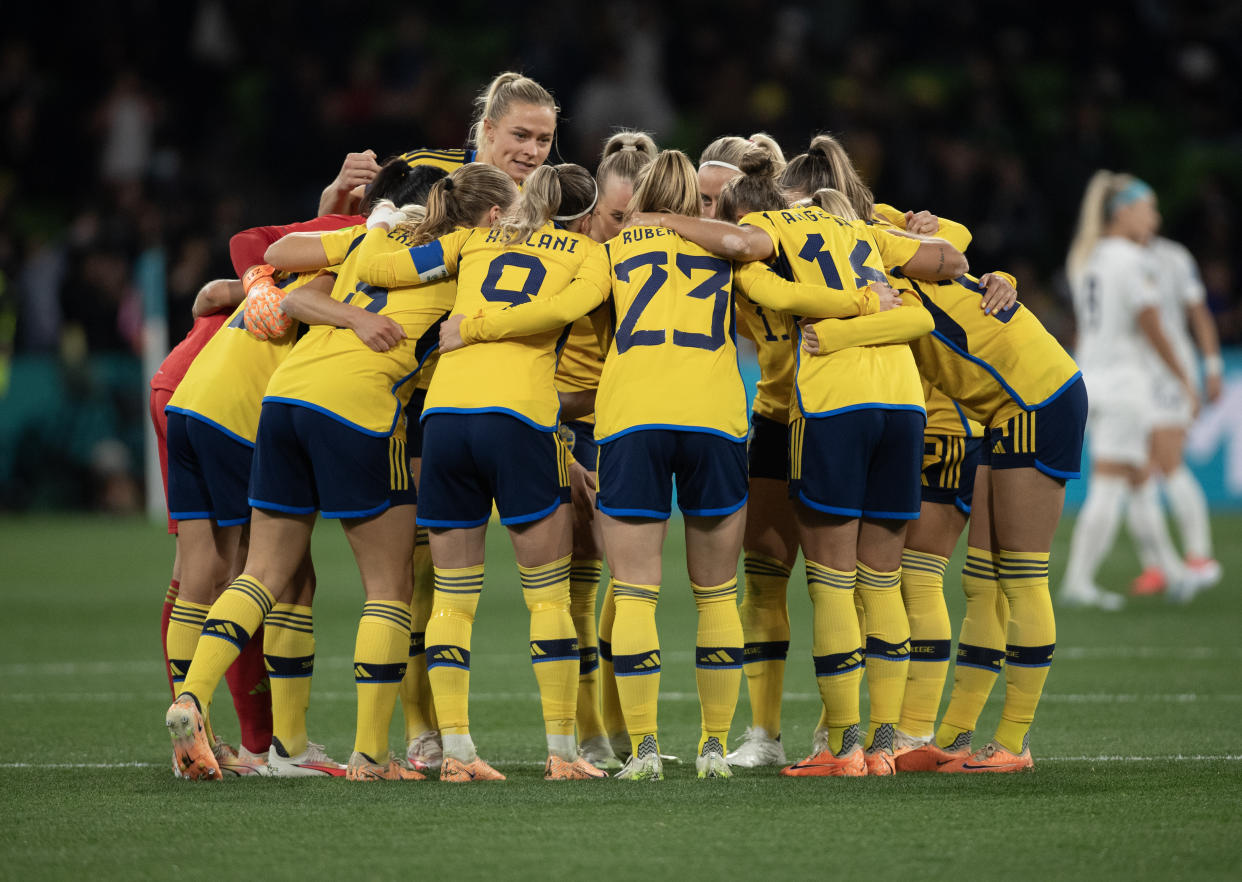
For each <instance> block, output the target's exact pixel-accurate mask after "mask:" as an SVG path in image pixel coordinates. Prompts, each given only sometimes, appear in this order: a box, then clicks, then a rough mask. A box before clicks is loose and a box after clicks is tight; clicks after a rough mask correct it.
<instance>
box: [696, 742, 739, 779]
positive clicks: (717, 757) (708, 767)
mask: <svg viewBox="0 0 1242 882" xmlns="http://www.w3.org/2000/svg"><path fill="white" fill-rule="evenodd" d="M694 771H695V772H697V773H698V776H699V777H700V778H732V777H733V770H732V769H730V768H729V761H728V760H727V759H725V753H724V745H723V744H721V743H720V740H719V739H717V738H708V739H707V741H706V742H704V744H703V750H702V751H701V752H700V753H699V755H698V756H696V757H695V758H694Z"/></svg>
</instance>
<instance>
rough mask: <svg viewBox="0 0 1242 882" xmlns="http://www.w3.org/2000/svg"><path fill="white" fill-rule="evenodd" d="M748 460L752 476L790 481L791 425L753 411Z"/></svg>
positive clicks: (747, 453) (747, 449)
mask: <svg viewBox="0 0 1242 882" xmlns="http://www.w3.org/2000/svg"><path fill="white" fill-rule="evenodd" d="M746 460H747V471H748V473H749V474H750V476H751V477H752V478H772V479H773V480H776V481H788V480H789V426H787V425H785V424H784V423H778V422H777V421H776V420H772V419H768V418H767V417H765V416H760V415H759V414H757V413H753V412H752V413H751V415H750V437H749V438H747V439H746Z"/></svg>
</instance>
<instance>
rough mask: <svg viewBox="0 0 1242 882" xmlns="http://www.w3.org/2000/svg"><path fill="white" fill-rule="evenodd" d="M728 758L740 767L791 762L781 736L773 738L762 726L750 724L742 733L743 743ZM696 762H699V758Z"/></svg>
mask: <svg viewBox="0 0 1242 882" xmlns="http://www.w3.org/2000/svg"><path fill="white" fill-rule="evenodd" d="M727 759H728V761H729V765H731V766H737V767H738V768H740V769H755V768H758V767H759V766H784V765H787V764H788V763H789V760H788V759H786V758H785V745H783V744H781V736H779V735H777V736H776V737H775V738H773V737H772V736H771V735H769V734H768V730H767V729H765V728H763V727H762V726H748V727H747V728H746V733H745V734H744V735H742V743H741V744H740V745H738V748H737V750H735V751H733V752H732V753H730V754H729V756H728V757H727ZM695 764H696V765H697V764H698V761H697V760H696V761H695Z"/></svg>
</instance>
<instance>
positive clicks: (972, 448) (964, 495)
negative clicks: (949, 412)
mask: <svg viewBox="0 0 1242 882" xmlns="http://www.w3.org/2000/svg"><path fill="white" fill-rule="evenodd" d="M982 451H983V439H982V438H963V437H962V436H960V435H924V436H923V501H924V502H935V503H939V504H940V505H953V506H956V507H957V508H958V509H959V510H960V511H961V512H962V514H966V515H968V514H970V499H971V497H972V496H973V495H974V493H975V469H976V468H977V467H978V466H979V457H980V456H981V455H982Z"/></svg>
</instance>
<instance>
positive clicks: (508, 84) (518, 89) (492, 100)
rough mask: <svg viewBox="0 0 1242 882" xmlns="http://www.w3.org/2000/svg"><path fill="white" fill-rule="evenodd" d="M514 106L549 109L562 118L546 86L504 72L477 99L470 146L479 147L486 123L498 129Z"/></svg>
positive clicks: (559, 109)
mask: <svg viewBox="0 0 1242 882" xmlns="http://www.w3.org/2000/svg"><path fill="white" fill-rule="evenodd" d="M514 104H533V105H535V106H536V107H550V108H552V114H553V115H554V116H559V115H560V112H561V108H560V107H559V106H557V103H556V99H555V98H553V97H552V93H551V92H549V91H548V90H547V89H545V88H544V87H543V86H541V85H539V84H538V83H536V82H535V81H534V80H532V79H531V78H530V77H524V76H522V75H521V74H520V73H514V72H513V71H511V70H509V71H505V72H504V73H502V74H499V75H498V76H497V77H496V78H495V79H494V80H492V82H491V84H490V85H489V86H488V87H487V88H486V89H485V90H484V91H483V92H482V93H480V95H479V96H478V97H477V98H475V99H474V109H475V112H474V122H473V123H472V124H471V126H470V141H469V143H470V144H471V145H472V146H474V147H478V146H479V145H480V144H481V143H482V141H483V121H484V120H489V121H491V123H492V125H496V124H497V123H499V122H500V121H501V120H502V119H503V118H504V116H505V114H506V113H508V112H509V109H510V108H511V107H512V106H513V105H514Z"/></svg>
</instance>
